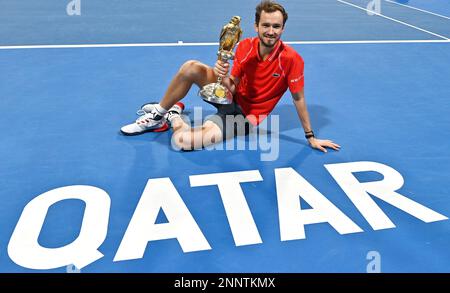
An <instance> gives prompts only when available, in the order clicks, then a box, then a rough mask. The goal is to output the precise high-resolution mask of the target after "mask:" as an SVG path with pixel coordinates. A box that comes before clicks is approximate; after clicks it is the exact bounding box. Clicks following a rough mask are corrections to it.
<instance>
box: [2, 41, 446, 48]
mask: <svg viewBox="0 0 450 293" xmlns="http://www.w3.org/2000/svg"><path fill="white" fill-rule="evenodd" d="M284 43H286V44H290V45H336V44H403V43H450V40H449V39H446V40H362V41H286V42H284ZM218 45H219V43H183V42H178V43H140V44H139V43H138V44H84V45H24V46H0V50H17V49H76V48H124V47H188V46H218Z"/></svg>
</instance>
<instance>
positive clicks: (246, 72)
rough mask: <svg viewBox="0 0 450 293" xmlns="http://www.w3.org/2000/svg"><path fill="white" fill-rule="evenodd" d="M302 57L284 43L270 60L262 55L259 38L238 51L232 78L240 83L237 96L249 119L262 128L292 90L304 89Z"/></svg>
mask: <svg viewBox="0 0 450 293" xmlns="http://www.w3.org/2000/svg"><path fill="white" fill-rule="evenodd" d="M303 68H304V63H303V59H302V57H301V56H300V55H299V54H298V53H297V52H296V51H295V50H294V49H293V48H292V47H290V46H288V45H286V44H284V43H283V42H282V41H281V40H280V41H278V42H277V44H276V45H275V47H274V48H273V50H272V52H271V53H270V55H269V56H268V57H267V58H266V60H262V59H261V57H260V56H259V38H251V39H250V38H248V39H244V40H242V41H241V42H240V43H239V45H238V47H237V49H236V54H235V58H234V62H233V68H232V69H231V75H232V76H234V77H238V78H239V80H240V82H239V85H238V86H237V89H236V94H235V96H234V100H235V102H236V103H237V104H238V105H239V106H241V108H242V111H243V112H244V114H245V116H246V117H247V119H248V120H249V121H250V122H251V123H252V124H253V125H258V124H259V123H261V122H262V121H263V120H264V119H265V118H266V117H267V115H269V114H270V112H272V110H273V108H274V107H275V105H276V104H277V103H278V101H279V100H280V99H281V97H282V96H283V94H284V93H285V92H286V90H287V89H288V88H289V90H290V91H291V92H292V93H297V92H299V91H301V90H302V89H303V86H304V78H303Z"/></svg>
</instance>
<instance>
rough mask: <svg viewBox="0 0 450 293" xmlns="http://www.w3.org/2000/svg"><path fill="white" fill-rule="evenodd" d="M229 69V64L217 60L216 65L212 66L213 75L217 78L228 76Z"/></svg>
mask: <svg viewBox="0 0 450 293" xmlns="http://www.w3.org/2000/svg"><path fill="white" fill-rule="evenodd" d="M229 69H230V64H229V63H228V62H223V61H222V60H217V61H216V64H214V73H215V74H216V75H217V76H220V77H222V78H224V77H225V76H227V74H228V70H229Z"/></svg>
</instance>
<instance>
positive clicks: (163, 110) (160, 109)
mask: <svg viewBox="0 0 450 293" xmlns="http://www.w3.org/2000/svg"><path fill="white" fill-rule="evenodd" d="M155 110H156V112H158V115H161V116H164V114H166V113H167V110H166V109H164V108H163V107H161V105H160V104H157V105H155Z"/></svg>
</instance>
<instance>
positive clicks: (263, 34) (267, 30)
mask: <svg viewBox="0 0 450 293" xmlns="http://www.w3.org/2000/svg"><path fill="white" fill-rule="evenodd" d="M255 30H256V32H257V33H258V37H259V40H260V41H261V44H262V45H264V46H266V47H273V46H274V45H275V44H276V43H277V42H278V40H279V39H280V37H281V34H282V33H283V14H282V13H281V12H280V11H278V10H277V11H275V12H271V13H268V12H265V11H264V10H263V11H262V12H261V17H260V19H259V23H258V24H255Z"/></svg>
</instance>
